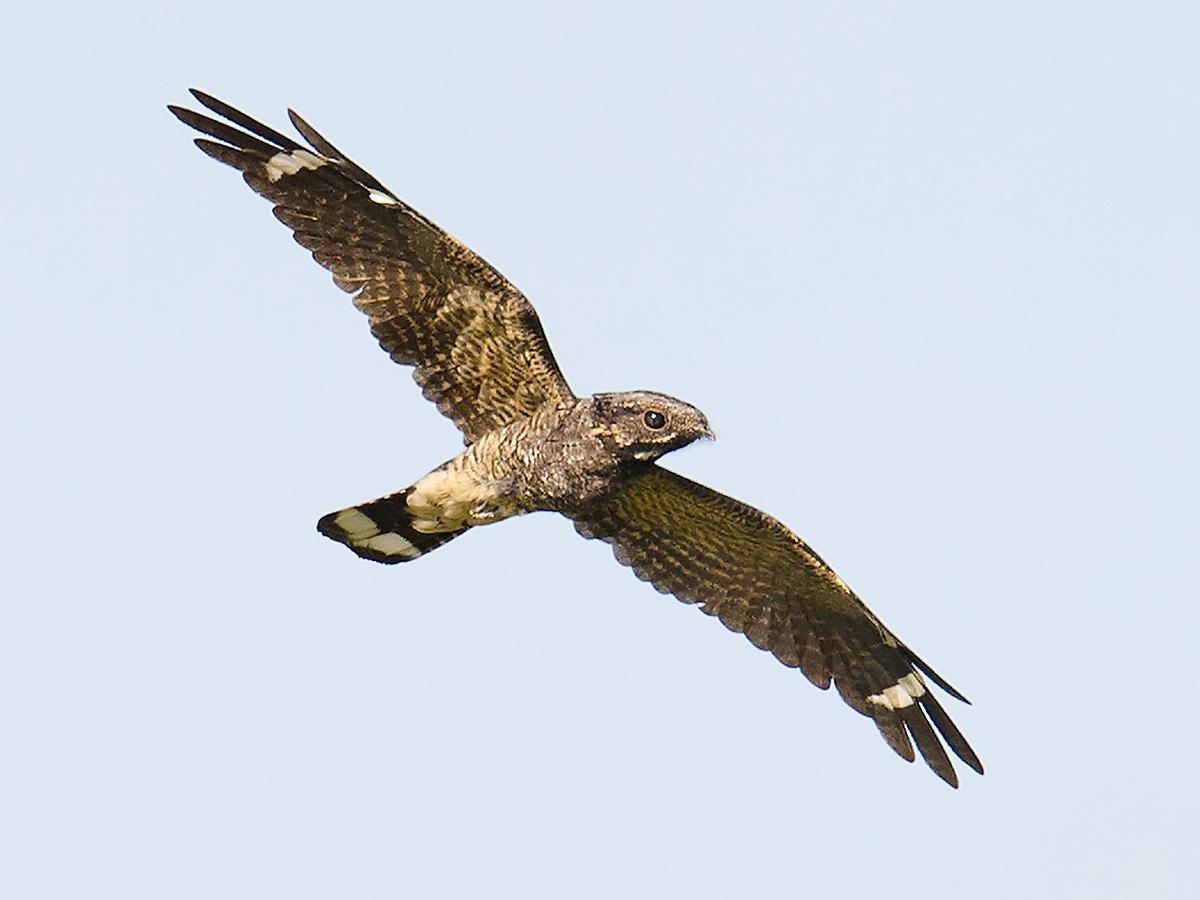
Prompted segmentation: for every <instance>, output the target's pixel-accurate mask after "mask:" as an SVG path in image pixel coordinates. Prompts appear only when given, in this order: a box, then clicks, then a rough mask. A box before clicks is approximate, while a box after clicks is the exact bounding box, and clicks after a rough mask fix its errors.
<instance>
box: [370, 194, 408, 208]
mask: <svg viewBox="0 0 1200 900" xmlns="http://www.w3.org/2000/svg"><path fill="white" fill-rule="evenodd" d="M367 198H368V199H369V200H371V202H373V203H378V204H379V205H380V206H399V205H400V201H399V200H397V199H396V198H395V197H393V196H392V195H391V194H385V193H384V192H383V191H371V193H369V194H367Z"/></svg>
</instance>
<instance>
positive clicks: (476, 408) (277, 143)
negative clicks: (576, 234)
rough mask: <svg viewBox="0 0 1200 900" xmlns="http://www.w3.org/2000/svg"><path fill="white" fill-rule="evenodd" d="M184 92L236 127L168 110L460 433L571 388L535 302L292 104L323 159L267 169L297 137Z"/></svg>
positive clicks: (520, 413) (475, 433)
mask: <svg viewBox="0 0 1200 900" xmlns="http://www.w3.org/2000/svg"><path fill="white" fill-rule="evenodd" d="M193 93H194V94H195V96H196V97H197V99H198V100H200V102H201V103H203V104H204V105H205V106H206V107H208V108H209V109H210V110H212V111H213V112H215V113H217V114H218V115H220V116H222V117H224V118H226V119H228V120H229V121H231V122H233V123H234V124H235V125H238V126H240V128H242V129H245V131H242V130H239V129H238V128H234V127H232V126H230V125H228V124H226V123H225V122H221V121H218V120H216V119H212V118H210V117H208V116H205V115H201V114H199V113H196V112H193V111H191V110H187V109H183V108H180V107H171V111H172V112H173V113H174V114H175V115H176V116H177V117H178V118H179V119H180V120H181V121H183V122H184V123H186V124H187V125H190V126H191V127H192V128H195V129H196V130H198V131H201V132H203V133H204V134H207V135H209V136H210V137H213V138H216V142H214V141H209V140H203V139H201V140H198V141H197V143H198V144H199V145H200V147H201V149H202V150H204V151H205V152H206V153H208V154H209V155H210V156H213V157H214V158H216V159H218V160H220V161H221V162H223V163H226V164H227V165H230V166H233V167H234V168H236V169H239V170H241V171H242V173H243V174H244V176H245V179H246V183H247V184H249V185H250V187H252V188H253V189H254V190H255V191H257V192H258V193H260V194H262V195H263V196H264V197H266V198H267V199H268V200H270V201H272V202H273V203H274V204H275V215H276V217H277V218H278V219H279V220H280V221H281V222H283V223H284V224H285V225H287V226H288V227H289V228H291V229H292V230H293V232H294V234H295V238H296V240H297V242H299V243H300V244H302V245H303V246H305V247H307V248H308V249H309V250H310V251H312V254H313V258H314V259H316V261H317V262H318V263H320V264H321V265H322V266H324V267H325V268H327V269H329V271H330V272H331V273H332V275H333V280H334V282H335V283H336V284H337V285H338V287H340V288H342V289H343V290H345V291H349V292H353V293H354V294H355V296H354V305H355V306H357V307H358V308H359V309H360V310H362V311H363V312H364V313H366V315H367V318H368V319H369V320H370V324H371V333H372V334H373V335H374V336H375V338H376V339H377V340H378V341H379V343H380V345H381V346H382V347H383V348H384V349H385V350H386V351H387V352H388V353H389V354H390V355H391V357H392V359H394V360H395V361H396V362H398V363H401V364H403V365H411V366H414V367H415V371H414V372H413V377H414V378H415V379H416V380H417V383H418V384H420V385H421V387H422V390H423V391H424V394H425V396H426V397H428V398H429V399H430V400H432V401H433V402H434V403H436V404H437V407H438V409H440V410H441V411H442V412H443V413H444V414H445V415H447V416H449V417H450V418H451V419H453V420H454V422H455V424H457V425H458V427H459V428H460V429H461V430H462V432H463V437H464V440H465V442H466V443H468V444H469V443H472V442H474V441H475V440H477V439H478V438H479V437H481V436H482V435H484V434H486V433H488V432H489V431H493V430H495V429H496V428H499V427H501V426H503V425H507V424H509V423H511V422H514V421H516V420H517V419H521V418H524V417H526V416H528V415H530V414H532V413H533V411H534V410H536V409H537V408H538V407H539V406H541V405H543V404H545V403H554V404H556V405H564V404H566V403H568V402H570V401H571V400H573V399H574V394H573V393H572V392H571V389H570V387H569V386H568V385H567V382H566V379H565V378H564V377H563V375H562V372H561V371H560V370H559V368H558V364H557V363H556V362H555V360H554V355H553V353H552V352H551V350H550V344H549V342H548V341H547V340H546V335H545V332H544V331H543V330H542V325H541V322H540V321H539V320H538V316H537V313H536V312H535V311H534V309H533V306H532V305H530V303H529V301H528V300H526V299H525V297H524V296H523V295H522V294H521V293H520V291H518V290H517V289H516V288H515V287H513V286H512V284H510V283H509V282H508V281H507V280H506V279H505V278H504V277H503V276H502V275H501V274H500V273H499V272H497V271H496V270H495V269H494V268H492V267H491V266H490V265H488V263H487V262H485V261H484V260H483V259H481V258H480V257H479V256H477V255H476V254H475V253H473V252H472V251H471V250H469V249H467V248H466V247H464V246H463V245H462V244H460V243H459V242H458V241H457V240H455V239H454V238H453V237H451V236H450V235H449V234H447V233H446V232H445V231H443V230H441V229H440V228H438V227H437V226H436V225H434V224H433V223H432V222H430V221H429V220H428V219H426V218H425V217H424V216H422V215H421V214H420V213H418V212H417V211H416V210H414V209H412V208H411V207H410V206H408V205H407V204H405V203H403V202H402V201H400V200H398V199H396V198H395V197H393V196H392V195H391V194H390V193H388V192H387V190H386V188H384V187H383V185H382V184H381V183H380V182H379V181H377V180H376V179H375V178H373V177H372V176H371V175H369V174H367V173H366V172H365V171H364V170H363V169H361V168H360V167H359V166H358V165H356V164H355V163H353V162H352V161H350V160H349V159H347V158H345V157H344V156H343V155H342V154H341V153H340V152H338V151H337V148H335V147H334V146H333V145H332V144H331V143H329V142H328V141H326V140H325V139H324V138H322V137H321V136H320V135H319V134H318V133H317V132H316V131H315V130H314V129H313V128H312V127H311V126H310V125H308V123H306V122H304V120H303V119H300V117H299V116H296V115H295V114H292V116H293V119H292V120H293V122H294V123H295V124H296V125H297V127H298V129H299V130H300V131H301V133H302V134H303V135H304V136H305V137H306V138H307V139H308V140H309V142H310V143H311V144H312V145H313V147H314V148H315V151H316V153H318V154H322V155H323V158H324V159H325V164H324V165H321V166H319V167H318V168H315V169H308V168H301V169H300V170H299V171H298V172H295V173H294V174H285V175H283V176H282V177H276V178H275V180H271V177H270V169H269V167H268V162H269V161H270V160H271V159H272V158H273V157H274V156H275V155H276V154H277V153H289V152H292V151H296V150H298V149H301V148H302V145H301V144H299V143H298V142H296V141H293V140H292V139H290V138H287V137H285V136H283V135H281V134H279V133H278V132H276V131H274V130H273V129H271V128H268V127H267V126H265V125H263V124H262V123H260V122H257V121H256V120H254V119H252V118H250V117H249V116H247V115H245V114H244V113H242V112H239V111H238V110H236V109H234V108H233V107H231V106H229V105H228V104H225V103H222V102H221V101H219V100H216V99H215V98H213V97H210V96H208V95H207V94H203V93H200V92H193ZM217 142H220V143H217ZM309 152H312V151H309ZM372 196H375V198H376V199H372ZM379 200H383V201H384V202H378V201H379Z"/></svg>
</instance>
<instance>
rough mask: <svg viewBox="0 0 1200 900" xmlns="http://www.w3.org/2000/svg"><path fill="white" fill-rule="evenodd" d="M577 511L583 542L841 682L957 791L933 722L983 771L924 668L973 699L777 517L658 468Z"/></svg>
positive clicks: (820, 683)
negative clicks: (595, 541) (592, 542)
mask: <svg viewBox="0 0 1200 900" xmlns="http://www.w3.org/2000/svg"><path fill="white" fill-rule="evenodd" d="M573 518H574V519H575V527H576V528H577V529H578V530H579V532H580V533H581V534H582V535H583V536H584V537H589V538H599V539H601V540H604V541H607V542H608V543H610V544H612V546H613V552H614V553H615V555H616V557H617V559H618V560H619V561H620V562H621V563H623V564H625V565H627V566H630V567H631V568H632V569H633V571H634V573H635V574H636V575H637V576H638V577H639V578H641V579H643V580H644V581H649V582H650V583H651V584H653V585H654V586H655V587H656V588H658V590H660V591H662V592H663V593H668V594H674V595H675V596H676V597H678V598H679V599H680V600H682V601H683V602H684V603H694V604H696V605H697V606H699V607H700V609H701V610H703V611H704V612H705V613H707V614H708V615H710V616H716V617H718V618H719V619H720V620H721V622H722V623H724V625H725V626H726V627H727V628H729V629H730V630H731V631H737V632H741V633H742V634H744V635H746V637H747V638H749V639H750V641H751V643H753V644H754V645H755V646H756V647H759V648H760V649H762V650H769V651H770V652H771V653H773V654H774V655H775V656H776V658H778V659H779V661H780V662H782V663H783V664H784V665H787V666H793V667H798V668H799V669H800V670H801V671H802V672H804V674H805V675H807V676H808V678H809V680H810V681H812V683H813V684H815V685H817V687H820V688H822V689H824V688H828V687H829V685H830V682H831V681H832V682H833V683H834V684H836V685H837V688H838V692H839V693H840V694H841V695H842V698H843V699H844V700H845V701H846V703H848V704H849V705H850V706H851V707H853V708H854V709H855V710H857V711H858V712H860V713H862V714H863V715H866V716H870V717H871V718H872V719H874V721H875V724H876V725H877V726H878V727H879V731H880V732H881V733H882V734H883V737H884V739H885V740H886V741H887V742H888V744H889V745H890V746H891V747H892V748H893V749H894V750H895V751H896V752H897V753H898V754H900V755H901V756H902V757H904V758H905V759H907V760H909V761H910V762H911V761H912V760H913V759H914V753H913V747H912V741H915V742H916V745H917V749H918V750H920V752H921V755H922V756H923V757H924V759H925V761H926V763H928V765H929V767H930V768H931V769H933V771H934V772H936V773H937V774H938V775H939V776H940V777H941V778H943V779H944V780H945V781H947V782H948V783H949V784H951V785H953V786H955V787H957V786H958V776H957V774H956V773H955V771H954V766H953V765H952V764H951V762H950V759H949V757H948V756H947V755H946V751H945V749H944V748H943V747H942V744H941V742H940V741H939V740H938V738H937V735H936V734H935V733H934V728H936V729H937V731H938V732H940V734H941V736H942V739H943V740H944V741H945V742H946V744H947V745H949V747H950V749H951V750H953V751H954V753H955V754H956V755H957V756H958V757H959V759H961V760H962V761H963V762H965V763H966V764H967V765H968V766H970V767H971V768H972V769H975V770H976V771H977V772H980V773H982V772H983V766H982V765H981V764H980V762H979V758H978V757H977V756H976V755H975V752H974V751H973V750H972V749H971V747H970V745H969V744H968V743H967V741H966V739H965V738H964V737H963V736H962V734H961V733H960V732H959V730H958V728H957V727H956V726H955V725H954V723H953V722H951V721H950V717H949V716H948V715H946V712H945V711H944V710H943V709H942V707H941V705H940V704H939V703H938V702H937V700H936V699H935V698H934V696H933V694H932V693H931V692H930V691H929V689H928V686H927V684H926V681H925V678H924V677H922V673H924V675H925V676H928V677H929V678H930V679H931V680H932V681H933V682H934V683H936V684H938V685H939V686H941V687H942V688H944V689H945V690H947V691H948V692H950V693H951V694H952V695H953V696H955V697H957V698H958V699H960V700H964V701H965V699H966V698H964V697H963V696H962V695H961V694H959V693H958V692H957V691H956V690H954V688H952V687H950V685H949V684H947V683H946V682H945V681H944V680H943V679H942V678H940V677H939V676H938V675H937V674H936V673H934V672H933V671H932V670H931V669H930V668H929V667H928V666H927V665H926V664H925V663H924V662H922V661H921V660H920V659H919V658H918V657H917V656H916V654H914V653H913V652H912V651H911V650H909V649H908V647H906V646H905V645H904V644H903V643H901V642H900V641H899V640H898V639H897V638H896V636H895V635H893V634H892V633H891V632H890V631H889V630H888V629H887V628H886V627H885V626H884V625H883V623H882V622H880V621H879V620H878V619H877V618H876V617H875V616H874V614H872V613H871V611H870V610H869V609H867V608H866V606H864V605H863V603H862V601H860V600H859V599H858V597H856V596H855V595H854V593H853V592H851V590H850V589H849V588H848V587H846V585H845V583H844V582H843V581H842V580H841V578H839V577H838V576H837V575H836V574H835V573H834V571H833V570H832V569H831V568H829V566H828V565H826V564H825V562H824V561H823V560H822V559H821V558H820V557H819V556H817V554H816V553H814V552H813V551H812V550H811V549H810V548H809V547H808V545H807V544H805V543H804V542H803V541H801V540H800V539H799V538H798V537H796V535H794V534H792V532H791V531H789V530H788V529H787V528H786V527H784V526H783V525H782V524H781V523H779V522H777V521H776V520H775V519H773V518H771V517H770V516H768V515H766V514H765V513H763V512H761V511H759V510H757V509H755V508H753V507H751V506H748V505H746V504H745V503H742V502H740V501H738V500H734V499H733V498H732V497H727V496H725V495H724V494H719V493H717V492H716V491H713V490H711V489H709V488H707V487H704V486H703V485H701V484H697V483H696V482H694V481H690V480H688V479H687V478H684V477H682V476H680V475H676V474H675V473H674V472H670V471H668V470H666V469H663V468H660V467H659V466H657V465H652V466H648V467H647V468H646V469H645V470H644V471H643V472H642V473H640V474H638V475H636V476H634V477H633V478H632V479H630V481H629V482H628V483H626V484H625V485H624V486H623V487H621V488H620V489H618V491H617V492H616V493H615V494H614V495H612V496H611V497H609V498H608V499H607V500H605V501H603V502H601V503H598V504H596V505H594V506H592V507H589V508H585V509H584V510H582V511H580V512H579V513H577V514H576V515H574V516H573ZM931 723H932V727H931ZM909 735H911V736H912V741H910V739H909Z"/></svg>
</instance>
